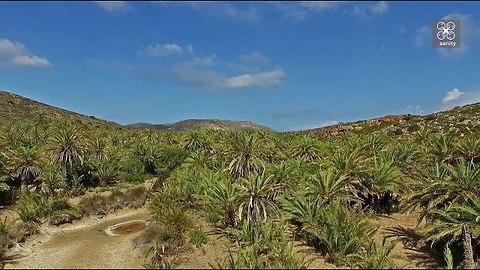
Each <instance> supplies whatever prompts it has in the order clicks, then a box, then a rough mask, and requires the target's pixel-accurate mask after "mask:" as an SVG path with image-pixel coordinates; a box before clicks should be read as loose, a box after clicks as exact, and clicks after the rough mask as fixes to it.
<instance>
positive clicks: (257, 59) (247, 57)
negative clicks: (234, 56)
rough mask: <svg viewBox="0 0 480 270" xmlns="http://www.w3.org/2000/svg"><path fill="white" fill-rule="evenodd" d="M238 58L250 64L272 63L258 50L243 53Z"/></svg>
mask: <svg viewBox="0 0 480 270" xmlns="http://www.w3.org/2000/svg"><path fill="white" fill-rule="evenodd" d="M238 59H239V60H240V61H241V62H242V63H244V64H250V65H263V64H268V63H270V60H268V58H266V57H265V56H263V55H262V54H261V53H258V52H253V53H250V54H244V55H241V56H240V57H238Z"/></svg>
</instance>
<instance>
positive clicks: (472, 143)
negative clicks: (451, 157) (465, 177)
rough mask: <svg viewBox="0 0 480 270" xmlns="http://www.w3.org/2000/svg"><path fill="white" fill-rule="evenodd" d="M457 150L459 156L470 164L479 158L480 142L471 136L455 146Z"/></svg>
mask: <svg viewBox="0 0 480 270" xmlns="http://www.w3.org/2000/svg"><path fill="white" fill-rule="evenodd" d="M457 148H458V152H459V154H460V155H461V156H462V157H463V158H464V159H465V160H468V161H470V163H472V164H473V163H475V161H477V160H478V159H479V158H480V140H478V139H477V138H475V137H473V136H469V137H467V138H466V139H463V140H461V141H460V142H459V143H458V144H457ZM477 162H478V161H477Z"/></svg>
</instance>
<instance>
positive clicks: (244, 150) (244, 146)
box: [228, 132, 263, 178]
mask: <svg viewBox="0 0 480 270" xmlns="http://www.w3.org/2000/svg"><path fill="white" fill-rule="evenodd" d="M260 143H261V141H260V140H259V139H258V137H257V136H256V135H255V133H250V132H239V133H234V135H233V141H232V142H231V149H230V151H229V154H230V156H233V159H232V160H231V162H230V164H229V166H228V169H229V171H230V174H231V175H232V176H233V177H235V178H246V177H248V176H249V175H250V173H251V172H252V171H254V170H258V169H260V168H262V167H263V164H262V162H261V160H260V152H261V146H260Z"/></svg>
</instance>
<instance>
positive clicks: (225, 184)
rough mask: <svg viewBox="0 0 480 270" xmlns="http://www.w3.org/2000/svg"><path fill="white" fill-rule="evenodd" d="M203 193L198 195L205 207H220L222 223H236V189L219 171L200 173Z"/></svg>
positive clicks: (228, 225)
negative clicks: (222, 217)
mask: <svg viewBox="0 0 480 270" xmlns="http://www.w3.org/2000/svg"><path fill="white" fill-rule="evenodd" d="M202 186H203V190H204V192H203V194H202V195H201V196H200V197H201V199H202V200H203V201H204V205H205V206H207V208H211V209H212V208H213V209H215V208H217V209H221V211H222V212H223V216H224V224H225V225H226V226H227V227H235V226H236V225H237V215H236V209H237V207H238V199H239V191H238V189H237V188H236V187H235V186H234V185H233V184H232V183H231V181H229V180H228V179H225V177H224V176H223V175H222V174H221V173H218V172H217V173H207V174H203V175H202Z"/></svg>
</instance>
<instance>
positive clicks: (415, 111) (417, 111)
mask: <svg viewBox="0 0 480 270" xmlns="http://www.w3.org/2000/svg"><path fill="white" fill-rule="evenodd" d="M405 113H408V114H415V115H419V114H422V113H423V110H422V108H421V107H420V105H415V106H412V105H410V106H407V108H406V109H405Z"/></svg>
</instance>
